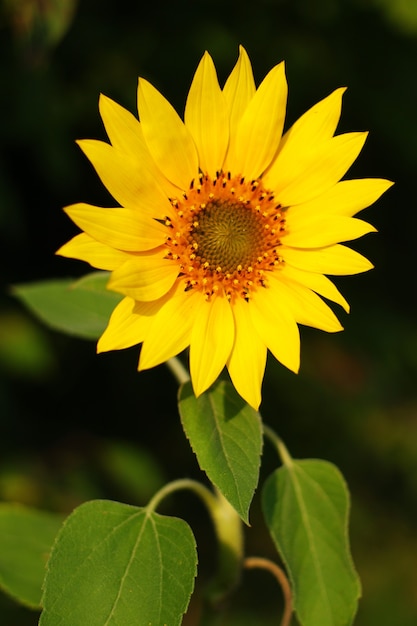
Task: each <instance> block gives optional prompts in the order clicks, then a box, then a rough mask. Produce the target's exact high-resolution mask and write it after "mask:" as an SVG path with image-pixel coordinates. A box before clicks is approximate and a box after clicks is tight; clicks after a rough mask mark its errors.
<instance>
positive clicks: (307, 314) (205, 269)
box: [58, 48, 391, 409]
mask: <svg viewBox="0 0 417 626" xmlns="http://www.w3.org/2000/svg"><path fill="white" fill-rule="evenodd" d="M344 91H345V90H344V89H343V88H341V89H336V90H335V91H334V92H333V93H331V94H330V95H329V96H328V97H326V98H324V99H323V100H321V101H320V102H319V103H318V104H316V105H315V106H313V107H312V108H311V109H310V110H308V111H307V112H306V113H305V114H304V115H302V117H301V118H300V119H298V121H297V122H295V124H294V125H293V126H291V127H290V129H289V130H288V131H287V132H286V133H285V134H284V135H283V127H284V118H285V111H286V101H287V82H286V78H285V71H284V63H280V64H279V65H277V66H275V67H274V68H273V69H272V70H271V71H270V72H269V73H268V74H267V76H266V77H265V79H264V80H263V81H262V82H261V84H260V85H259V86H258V88H256V86H255V83H254V79H253V74H252V69H251V64H250V61H249V58H248V56H247V54H246V52H245V50H244V49H243V48H240V53H239V58H238V61H237V63H236V65H235V67H234V69H233V71H232V72H231V74H230V76H229V77H228V79H227V80H226V83H225V85H224V87H223V89H221V88H220V86H219V83H218V79H217V75H216V69H215V67H214V64H213V61H212V59H211V57H210V55H209V54H208V53H207V52H206V53H205V54H204V56H203V58H202V60H201V62H200V64H199V66H198V68H197V71H196V73H195V76H194V79H193V81H192V84H191V87H190V91H189V93H188V97H187V102H186V107H185V115H184V121H182V119H181V118H180V117H179V116H178V114H177V113H176V112H175V110H174V109H173V108H172V106H171V105H170V103H169V102H168V101H167V100H166V99H165V98H164V97H163V96H162V95H161V93H159V92H158V91H157V90H156V89H155V88H154V87H153V86H152V85H151V84H150V83H149V82H147V81H146V80H144V79H142V78H141V79H139V86H138V111H139V120H140V121H138V119H136V117H134V116H133V115H132V114H130V113H129V112H128V111H126V110H125V109H124V108H122V107H121V106H119V105H118V104H116V103H115V102H114V101H112V100H111V99H109V98H108V97H105V96H103V95H102V96H101V97H100V101H99V108H100V114H101V117H102V120H103V123H104V126H105V129H106V132H107V134H108V137H109V140H110V143H106V142H102V141H96V140H83V141H80V142H79V145H80V147H81V149H82V150H83V152H84V153H85V155H86V156H87V157H88V159H89V160H90V161H91V163H92V164H93V166H94V168H95V170H96V171H97V173H98V175H99V177H100V178H101V180H102V182H103V183H104V185H105V186H106V187H107V189H108V190H109V192H110V193H111V195H112V196H113V198H114V199H115V200H116V202H117V204H119V205H120V206H117V207H114V208H101V207H96V206H91V205H88V204H84V203H79V204H75V205H72V206H70V207H67V208H66V209H65V211H66V213H67V214H68V215H69V216H70V218H71V219H72V220H73V221H74V222H75V224H77V226H78V227H79V228H80V229H81V230H82V231H83V232H82V233H81V234H79V235H77V236H76V237H74V238H73V239H72V240H71V241H69V242H68V243H67V244H65V245H64V246H62V247H61V248H60V250H58V254H60V255H63V256H66V257H72V258H76V259H81V260H84V261H87V262H88V263H90V264H91V265H92V266H93V267H96V268H99V269H103V270H109V271H110V272H111V274H110V279H109V282H108V288H109V289H111V290H114V291H116V292H119V293H121V294H123V295H124V298H123V299H122V300H121V302H120V303H119V304H118V306H117V307H116V308H115V309H114V311H113V313H112V315H111V318H110V320H109V323H108V326H107V328H106V330H105V331H104V333H103V335H102V336H101V338H100V340H99V342H98V347H97V349H98V351H99V352H101V351H108V350H117V349H122V348H127V347H130V346H133V345H136V344H140V343H141V344H142V347H141V351H140V359H139V370H143V369H147V368H151V367H154V366H156V365H159V364H161V363H163V362H165V361H167V360H168V359H170V358H171V357H173V356H175V355H178V354H179V353H181V352H182V351H183V350H185V349H186V348H189V361H190V374H191V380H192V384H193V389H194V392H195V394H196V395H197V396H198V395H199V394H201V393H202V392H204V391H205V390H206V389H207V388H208V387H209V386H210V385H211V384H212V383H213V382H214V381H215V380H216V378H217V377H218V376H219V374H220V373H221V372H222V370H223V368H224V367H225V366H226V367H227V369H228V372H229V375H230V378H231V380H232V382H233V384H234V386H235V388H236V390H237V391H238V393H239V394H240V395H241V396H242V397H243V398H244V399H245V400H246V401H247V402H248V403H249V404H250V405H251V406H253V407H254V408H256V409H257V408H258V406H259V404H260V402H261V386H262V379H263V375H264V371H265V364H266V357H267V351H268V350H270V351H271V353H272V354H273V355H274V356H275V358H276V359H277V360H278V361H280V362H281V363H282V364H283V365H284V366H286V367H287V368H289V369H290V370H292V371H293V372H297V371H298V369H299V363H300V336H299V329H298V324H305V325H308V326H312V327H315V328H318V329H321V330H324V331H327V332H336V331H339V330H342V327H341V325H340V323H339V321H338V319H337V318H336V316H335V315H334V313H333V312H332V310H331V309H330V308H329V306H328V305H327V304H326V303H325V302H324V301H323V300H322V299H321V297H320V296H322V297H324V298H326V300H329V301H332V302H335V303H337V304H339V305H341V306H342V307H343V308H344V309H345V310H346V311H348V310H349V305H348V304H347V302H346V300H345V299H344V298H343V296H342V295H341V294H340V292H339V291H338V290H337V289H336V287H335V285H334V284H333V283H332V282H331V281H330V280H329V279H328V278H327V277H326V276H325V274H331V275H343V274H356V273H359V272H364V271H366V270H368V269H370V268H371V267H372V265H371V263H370V262H369V261H368V260H367V259H365V258H364V257H363V256H362V255H360V254H359V253H357V252H355V251H354V250H352V249H350V248H348V247H346V246H344V245H340V242H345V241H350V240H353V239H356V238H357V237H361V236H362V235H365V234H367V233H370V232H372V231H375V228H374V227H373V226H371V225H370V224H368V223H366V222H364V221H362V220H360V219H357V218H355V217H353V216H354V215H355V214H356V213H357V212H358V211H360V210H361V209H364V208H366V207H368V206H369V205H370V204H372V203H373V202H374V201H375V200H377V199H378V197H379V196H380V195H381V194H382V193H383V192H384V191H385V190H386V189H388V187H390V185H391V183H390V182H389V181H386V180H382V179H360V180H341V179H342V177H343V176H344V175H345V173H346V172H347V170H348V169H349V168H350V166H351V165H352V163H353V162H354V161H355V159H356V158H357V156H358V154H359V153H360V151H361V149H362V147H363V145H364V142H365V139H366V136H367V133H364V132H355V133H345V134H339V135H334V133H335V130H336V126H337V124H338V121H339V117H340V112H341V103H342V95H343V92H344Z"/></svg>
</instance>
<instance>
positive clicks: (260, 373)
mask: <svg viewBox="0 0 417 626" xmlns="http://www.w3.org/2000/svg"><path fill="white" fill-rule="evenodd" d="M232 312H233V317H234V320H235V340H234V343H233V348H232V353H231V355H230V358H229V360H228V362H227V369H228V371H229V375H230V378H231V380H232V382H233V384H234V386H235V388H236V391H237V392H238V393H239V394H240V395H241V396H242V398H243V399H244V400H246V402H247V403H248V404H250V405H251V406H252V407H253V408H254V409H256V410H258V408H259V405H260V403H261V388H262V379H263V377H264V372H265V365H266V354H267V349H266V346H265V344H264V342H263V341H261V339H260V337H259V335H258V333H257V332H256V330H255V328H254V326H253V323H252V319H251V317H250V312H249V303H248V302H245V301H244V300H242V299H241V298H238V299H237V300H236V302H235V303H234V304H233V307H232Z"/></svg>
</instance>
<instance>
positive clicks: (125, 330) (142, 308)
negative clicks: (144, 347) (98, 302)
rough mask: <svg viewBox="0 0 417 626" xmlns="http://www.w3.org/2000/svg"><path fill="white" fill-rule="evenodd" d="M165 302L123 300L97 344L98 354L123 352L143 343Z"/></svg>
mask: <svg viewBox="0 0 417 626" xmlns="http://www.w3.org/2000/svg"><path fill="white" fill-rule="evenodd" d="M162 304H163V301H162V302H161V300H158V301H156V302H135V301H134V300H133V298H123V300H122V301H121V302H119V304H118V305H117V306H116V308H115V309H114V311H113V313H112V315H111V317H110V320H109V323H108V325H107V328H106V330H105V331H104V333H103V334H102V336H101V337H100V339H99V340H98V343H97V352H108V351H109V350H122V349H124V348H130V347H131V346H135V345H137V344H138V343H141V342H142V341H143V340H144V338H145V336H146V333H147V330H148V328H149V326H150V324H151V322H152V317H153V316H154V315H155V314H156V313H157V311H158V310H159V309H160V307H161V306H162Z"/></svg>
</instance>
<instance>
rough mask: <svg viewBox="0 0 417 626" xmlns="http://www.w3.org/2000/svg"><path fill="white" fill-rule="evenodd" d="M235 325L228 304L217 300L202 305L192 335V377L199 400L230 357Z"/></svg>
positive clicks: (222, 298) (221, 299)
mask: <svg viewBox="0 0 417 626" xmlns="http://www.w3.org/2000/svg"><path fill="white" fill-rule="evenodd" d="M234 334H235V331H234V321H233V315H232V310H231V308H230V304H229V302H228V300H227V299H226V298H224V297H222V296H216V297H215V298H213V299H212V301H211V302H206V301H204V300H203V301H202V302H201V304H200V306H199V309H198V311H197V312H196V319H195V321H194V326H193V330H192V334H191V345H190V373H191V381H192V384H193V389H194V393H195V395H196V396H199V395H200V394H201V393H203V392H204V391H206V389H208V387H210V385H211V384H212V383H213V382H214V381H215V380H216V378H217V377H218V375H219V374H220V372H221V371H222V369H223V368H224V366H225V365H226V361H227V360H228V358H229V356H230V352H231V350H232V346H233V340H234Z"/></svg>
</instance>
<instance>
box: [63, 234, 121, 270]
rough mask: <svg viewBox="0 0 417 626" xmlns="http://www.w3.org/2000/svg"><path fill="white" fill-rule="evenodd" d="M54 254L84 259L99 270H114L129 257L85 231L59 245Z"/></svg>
mask: <svg viewBox="0 0 417 626" xmlns="http://www.w3.org/2000/svg"><path fill="white" fill-rule="evenodd" d="M56 254H59V255H60V256H65V257H68V258H70V259H78V260H79V261H86V262H87V263H90V265H92V266H93V267H97V268H98V269H99V270H114V269H115V268H116V267H118V266H119V265H121V264H122V263H124V262H125V261H127V260H128V259H129V255H128V254H127V253H126V252H122V250H116V249H115V248H111V247H110V246H106V245H105V244H104V243H101V242H100V241H96V240H95V239H93V238H92V237H90V236H89V235H86V234H85V233H81V234H80V235H76V236H75V237H73V238H72V239H71V240H70V241H68V242H67V243H65V244H64V245H63V246H61V247H60V248H59V250H57V251H56Z"/></svg>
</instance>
